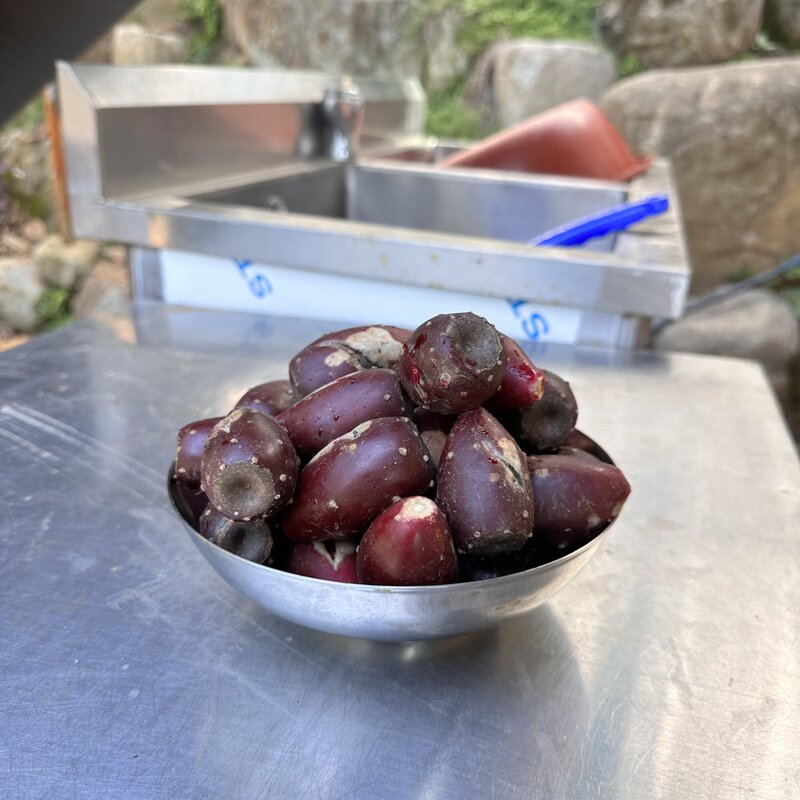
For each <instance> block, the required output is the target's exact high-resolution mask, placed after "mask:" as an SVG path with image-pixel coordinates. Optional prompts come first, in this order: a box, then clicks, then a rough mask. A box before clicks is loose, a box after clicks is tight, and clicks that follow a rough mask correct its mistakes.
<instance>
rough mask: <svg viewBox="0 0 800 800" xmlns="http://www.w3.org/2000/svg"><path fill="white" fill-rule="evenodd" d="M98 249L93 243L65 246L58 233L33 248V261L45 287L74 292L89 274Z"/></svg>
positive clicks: (86, 242) (85, 242)
mask: <svg viewBox="0 0 800 800" xmlns="http://www.w3.org/2000/svg"><path fill="white" fill-rule="evenodd" d="M99 250H100V248H99V245H98V244H97V243H96V242H89V241H77V242H70V243H69V244H67V243H65V242H64V240H63V239H62V238H61V237H60V236H59V235H58V234H52V235H50V236H48V237H46V238H45V239H43V240H42V241H41V242H40V243H39V244H38V245H37V246H36V248H35V249H34V251H33V260H34V263H35V264H36V267H37V269H38V270H39V276H40V277H41V279H42V280H43V281H44V283H46V284H47V285H48V286H56V287H58V288H60V289H73V288H75V287H76V286H77V285H78V284H79V283H80V282H81V281H82V280H83V278H84V277H85V276H86V275H88V274H89V271H90V270H91V268H92V265H93V264H94V262H95V261H96V260H97V254H98V252H99Z"/></svg>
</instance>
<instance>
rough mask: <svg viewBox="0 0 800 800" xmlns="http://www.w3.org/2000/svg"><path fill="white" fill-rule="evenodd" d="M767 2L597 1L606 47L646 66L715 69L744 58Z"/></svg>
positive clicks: (710, 0)
mask: <svg viewBox="0 0 800 800" xmlns="http://www.w3.org/2000/svg"><path fill="white" fill-rule="evenodd" d="M763 7H764V0H599V2H598V4H597V21H598V28H599V29H600V34H601V36H602V38H603V39H604V40H605V42H606V44H608V46H609V47H611V49H612V50H614V51H616V52H617V53H618V54H619V55H627V54H629V53H630V54H633V55H635V56H637V57H638V58H639V60H640V61H641V62H642V63H643V64H644V65H645V66H648V67H667V66H672V67H677V66H683V65H690V64H716V63H718V62H722V61H727V60H728V59H731V58H736V57H737V56H740V55H742V54H743V53H746V52H747V50H748V49H749V48H750V46H751V45H752V44H753V41H754V40H755V37H756V34H757V33H758V31H759V29H760V27H761V15H762V11H763Z"/></svg>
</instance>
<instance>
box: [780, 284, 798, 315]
mask: <svg viewBox="0 0 800 800" xmlns="http://www.w3.org/2000/svg"><path fill="white" fill-rule="evenodd" d="M778 294H780V296H781V297H782V298H783V299H784V300H787V301H788V302H789V303H790V304H791V306H792V309H794V313H795V316H797V317H800V285H797V286H787V287H786V288H784V289H781V290H780V291H779V292H778Z"/></svg>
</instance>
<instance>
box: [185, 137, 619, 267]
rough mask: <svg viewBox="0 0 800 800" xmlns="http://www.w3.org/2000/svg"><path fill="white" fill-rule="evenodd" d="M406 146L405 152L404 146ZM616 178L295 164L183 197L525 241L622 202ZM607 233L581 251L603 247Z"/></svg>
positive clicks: (608, 242)
mask: <svg viewBox="0 0 800 800" xmlns="http://www.w3.org/2000/svg"><path fill="white" fill-rule="evenodd" d="M408 152H412V151H408ZM626 197H627V189H626V187H625V186H624V185H623V184H615V183H605V182H598V181H583V180H580V179H564V178H557V179H555V178H551V177H547V176H522V175H508V174H506V175H502V176H499V175H497V174H496V173H492V172H489V171H481V170H473V169H470V170H467V169H465V170H455V169H453V170H448V171H447V172H444V171H437V170H431V169H430V168H429V167H424V166H423V167H417V166H414V165H413V163H403V164H402V165H392V164H389V163H370V164H360V165H333V166H325V167H315V168H313V169H309V168H300V169H297V170H294V171H291V172H290V173H289V174H283V175H280V176H277V177H273V178H268V179H266V180H259V181H256V182H253V183H246V184H242V185H238V186H235V187H232V188H225V189H221V190H217V191H212V192H206V193H202V194H197V195H194V196H193V197H192V198H190V199H191V200H192V201H193V202H200V203H213V204H216V205H230V206H239V207H242V206H244V207H251V208H257V209H262V210H263V209H266V210H272V211H275V212H277V213H281V212H283V213H286V212H288V213H291V214H303V215H315V216H321V217H327V218H337V219H347V220H352V221H356V222H365V223H372V224H375V225H382V226H390V227H397V228H406V229H414V230H421V231H436V232H439V233H448V234H457V235H462V236H477V237H481V238H487V239H495V240H502V241H507V242H527V241H528V240H529V239H531V238H533V237H534V236H537V235H539V234H540V233H544V232H545V231H547V230H550V229H551V228H554V227H557V226H559V225H563V224H565V223H567V222H570V221H572V220H574V219H577V218H578V217H583V216H586V215H588V214H591V213H595V212H597V211H601V210H603V209H605V208H608V207H609V206H613V205H615V204H617V203H620V202H622V201H624V200H625V199H626ZM613 246H614V237H613V236H609V237H605V238H603V239H598V240H595V241H593V242H590V243H588V244H587V245H586V249H590V250H595V251H599V252H611V251H612V250H613Z"/></svg>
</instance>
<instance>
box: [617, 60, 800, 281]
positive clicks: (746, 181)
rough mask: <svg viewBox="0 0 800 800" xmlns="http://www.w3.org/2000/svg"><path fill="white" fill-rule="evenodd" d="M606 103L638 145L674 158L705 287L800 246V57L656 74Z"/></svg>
mask: <svg viewBox="0 0 800 800" xmlns="http://www.w3.org/2000/svg"><path fill="white" fill-rule="evenodd" d="M603 107H604V109H605V111H606V113H607V114H608V116H609V117H610V118H611V120H612V122H613V123H614V124H615V125H616V126H617V127H618V128H619V130H620V132H621V133H622V135H623V136H624V137H625V139H627V141H628V143H629V144H630V146H631V148H632V149H633V150H634V151H635V152H638V153H651V154H655V155H662V156H667V157H669V158H671V159H672V164H673V167H674V170H675V174H676V177H677V182H678V189H679V193H680V198H681V204H682V210H683V216H684V220H685V223H686V233H687V238H688V243H689V250H690V255H691V259H692V266H693V268H694V286H695V288H696V289H697V288H700V289H704V288H708V287H711V286H714V285H716V284H718V283H720V282H722V281H724V280H726V279H727V278H728V277H729V276H730V275H731V273H733V272H735V271H737V270H740V269H742V268H748V269H755V270H763V269H765V268H767V267H771V266H774V265H775V264H776V263H778V262H779V261H780V260H782V259H783V258H785V257H787V256H789V255H791V254H793V253H796V252H797V251H798V250H800V223H799V222H798V220H800V59H775V60H769V61H761V62H749V63H743V64H736V65H731V66H726V67H704V68H695V69H686V70H663V71H655V72H649V73H645V74H643V75H639V76H637V77H634V78H630V79H628V80H626V81H622V82H621V83H618V84H617V85H616V86H614V87H613V88H612V89H611V90H610V91H609V92H608V93H607V94H606V96H605V98H604V99H603Z"/></svg>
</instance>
